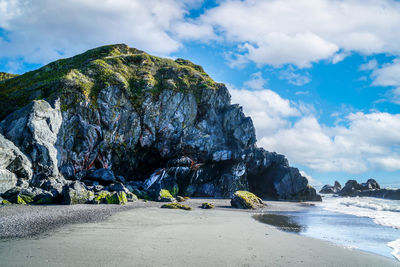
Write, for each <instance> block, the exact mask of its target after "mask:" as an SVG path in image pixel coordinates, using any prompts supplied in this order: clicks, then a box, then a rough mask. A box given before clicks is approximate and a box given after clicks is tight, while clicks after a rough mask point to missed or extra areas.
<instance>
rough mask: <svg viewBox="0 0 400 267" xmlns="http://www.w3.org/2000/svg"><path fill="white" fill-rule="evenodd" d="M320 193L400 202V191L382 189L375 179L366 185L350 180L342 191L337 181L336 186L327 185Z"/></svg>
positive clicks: (369, 180)
mask: <svg viewBox="0 0 400 267" xmlns="http://www.w3.org/2000/svg"><path fill="white" fill-rule="evenodd" d="M319 192H320V193H322V194H338V195H340V196H346V197H376V198H386V199H393V200H400V189H397V190H396V189H385V188H381V187H380V185H379V184H378V182H377V181H375V180H374V179H368V181H367V182H365V183H358V182H357V181H356V180H348V181H347V182H346V184H345V186H344V187H343V188H342V189H341V190H340V184H339V182H337V181H336V182H335V185H334V186H331V185H325V186H324V187H323V188H322V189H321V190H320V191H319Z"/></svg>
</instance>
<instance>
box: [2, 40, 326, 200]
mask: <svg viewBox="0 0 400 267" xmlns="http://www.w3.org/2000/svg"><path fill="white" fill-rule="evenodd" d="M0 120H1V122H0V194H1V197H2V198H3V203H8V202H12V203H19V204H55V203H60V204H61V203H63V204H83V203H112V204H121V203H122V204H123V203H126V202H127V201H135V200H136V199H137V198H143V199H151V200H157V201H174V200H175V197H176V196H177V195H181V196H188V197H190V196H199V197H200V196H201V197H214V198H229V197H231V196H232V195H233V193H235V192H236V191H238V190H241V191H243V190H246V191H250V192H253V193H255V194H256V195H257V196H259V197H261V198H267V199H279V200H296V201H306V200H314V201H318V200H321V197H320V196H319V195H318V194H317V193H316V191H315V189H314V188H312V187H311V186H310V185H309V184H308V181H307V179H306V178H305V177H303V176H302V175H301V174H300V173H299V171H298V169H296V168H293V167H290V166H289V164H288V161H287V159H286V158H285V157H284V156H283V155H279V154H276V153H274V152H268V151H266V150H264V149H262V148H258V147H257V146H256V135H255V129H254V126H253V123H252V120H251V118H249V117H246V116H245V115H244V113H243V111H242V108H241V107H240V106H239V105H233V104H231V101H230V94H229V92H228V90H227V88H226V87H225V85H224V84H221V83H217V82H215V81H213V80H212V79H211V78H210V77H209V76H208V75H207V74H206V73H205V72H204V70H203V68H202V67H201V66H198V65H195V64H193V63H192V62H190V61H187V60H184V59H176V60H171V59H164V58H159V57H155V56H151V55H149V54H147V53H145V52H143V51H140V50H137V49H135V48H130V47H128V46H126V45H110V46H103V47H99V48H95V49H92V50H89V51H87V52H85V53H83V54H80V55H77V56H74V57H72V58H68V59H62V60H58V61H55V62H53V63H50V64H48V65H46V66H44V67H42V68H40V69H38V70H35V71H31V72H28V73H25V74H23V75H20V76H16V75H9V74H5V73H1V75H0ZM0 200H1V199H0Z"/></svg>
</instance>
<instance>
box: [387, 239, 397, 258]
mask: <svg viewBox="0 0 400 267" xmlns="http://www.w3.org/2000/svg"><path fill="white" fill-rule="evenodd" d="M387 245H388V246H389V247H391V248H392V249H393V252H392V255H393V256H394V257H395V258H396V259H398V260H399V261H400V239H397V240H396V241H393V242H390V243H388V244H387Z"/></svg>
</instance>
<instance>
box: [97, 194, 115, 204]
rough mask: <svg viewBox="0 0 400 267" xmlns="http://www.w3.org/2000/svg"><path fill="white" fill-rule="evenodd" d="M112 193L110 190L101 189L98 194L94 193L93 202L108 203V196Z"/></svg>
mask: <svg viewBox="0 0 400 267" xmlns="http://www.w3.org/2000/svg"><path fill="white" fill-rule="evenodd" d="M110 195H111V193H110V192H108V191H100V192H98V193H96V194H95V195H94V198H93V203H94V204H102V203H106V202H107V200H106V198H107V197H108V196H110Z"/></svg>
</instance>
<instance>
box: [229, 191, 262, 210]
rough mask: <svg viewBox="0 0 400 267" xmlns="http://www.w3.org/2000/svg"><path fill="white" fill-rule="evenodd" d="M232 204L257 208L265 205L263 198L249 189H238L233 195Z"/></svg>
mask: <svg viewBox="0 0 400 267" xmlns="http://www.w3.org/2000/svg"><path fill="white" fill-rule="evenodd" d="M231 205H232V207H235V208H238V209H257V208H263V207H264V203H263V202H262V200H261V198H259V197H257V196H256V195H254V194H253V193H250V192H248V191H236V192H235V193H234V194H233V195H232V197H231Z"/></svg>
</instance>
